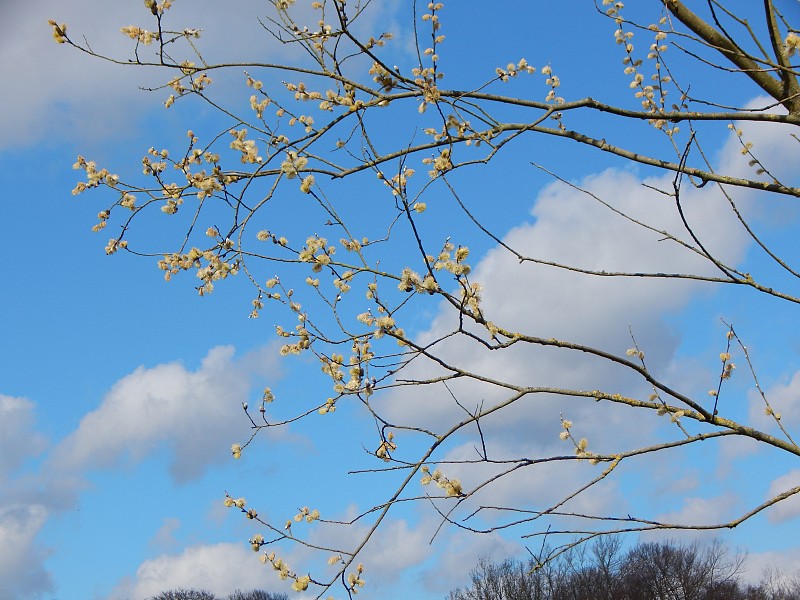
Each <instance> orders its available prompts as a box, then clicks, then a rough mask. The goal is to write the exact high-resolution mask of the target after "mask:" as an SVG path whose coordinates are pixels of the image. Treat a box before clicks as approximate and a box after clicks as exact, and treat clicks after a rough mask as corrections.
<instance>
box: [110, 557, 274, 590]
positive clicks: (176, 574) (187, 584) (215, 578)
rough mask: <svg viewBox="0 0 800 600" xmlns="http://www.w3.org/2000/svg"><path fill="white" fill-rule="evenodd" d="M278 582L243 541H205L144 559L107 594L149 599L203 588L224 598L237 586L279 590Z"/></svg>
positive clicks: (242, 588)
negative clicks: (132, 575)
mask: <svg viewBox="0 0 800 600" xmlns="http://www.w3.org/2000/svg"><path fill="white" fill-rule="evenodd" d="M280 583H281V582H279V580H278V578H277V576H276V575H275V574H274V573H273V571H272V568H271V567H265V566H264V565H262V564H261V563H260V561H259V557H258V554H256V553H254V552H253V551H252V550H250V548H249V547H247V546H245V545H244V544H228V543H220V544H207V545H196V546H190V547H188V548H186V549H184V550H183V551H182V552H181V553H179V554H163V555H161V556H158V557H156V558H152V559H149V560H146V561H144V562H143V563H142V564H141V565H140V566H139V568H138V569H137V570H136V575H135V576H134V577H132V578H130V579H128V580H126V581H123V582H121V583H120V584H119V585H118V586H117V587H116V588H115V589H114V591H113V592H112V593H111V594H110V597H111V598H149V597H151V596H154V595H156V594H158V593H159V592H163V591H165V590H170V589H175V588H189V589H203V590H207V591H209V592H211V593H213V594H216V595H220V596H223V597H225V596H227V595H228V594H230V593H231V592H233V591H235V590H237V589H240V590H249V589H263V590H267V591H269V590H274V591H280V589H281V586H280Z"/></svg>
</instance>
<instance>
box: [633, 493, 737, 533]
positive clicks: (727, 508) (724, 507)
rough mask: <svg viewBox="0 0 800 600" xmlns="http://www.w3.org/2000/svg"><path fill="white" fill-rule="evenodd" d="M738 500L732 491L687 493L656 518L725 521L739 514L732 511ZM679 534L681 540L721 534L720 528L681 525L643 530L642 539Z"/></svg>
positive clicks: (695, 522) (697, 522)
mask: <svg viewBox="0 0 800 600" xmlns="http://www.w3.org/2000/svg"><path fill="white" fill-rule="evenodd" d="M737 502H738V497H737V495H736V494H734V493H731V492H726V493H724V494H720V495H718V496H713V497H710V498H702V497H698V496H694V497H687V498H684V500H683V503H682V506H681V507H680V508H678V509H677V510H674V511H669V512H664V513H662V514H660V515H657V516H656V517H655V519H654V520H656V521H660V522H664V523H674V524H677V525H686V526H691V525H711V524H719V523H726V522H727V521H730V520H731V519H732V518H734V516H738V515H734V513H733V511H734V510H735V508H736V506H737ZM676 535H680V537H681V539H682V540H694V539H696V540H712V539H714V538H716V537H718V536H719V530H701V529H695V530H693V529H688V530H685V529H682V530H679V531H677V532H676V531H674V530H657V529H656V530H651V531H647V532H645V533H643V534H642V540H643V541H648V542H649V541H657V540H666V539H674V538H675V537H676Z"/></svg>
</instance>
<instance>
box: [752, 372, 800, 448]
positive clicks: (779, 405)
mask: <svg viewBox="0 0 800 600" xmlns="http://www.w3.org/2000/svg"><path fill="white" fill-rule="evenodd" d="M764 394H765V396H766V397H767V400H769V403H770V405H771V406H772V409H773V410H774V411H775V412H776V413H777V414H779V415H780V417H781V423H782V424H783V426H784V427H787V428H788V429H789V432H790V433H793V431H792V430H793V429H796V428H797V427H798V426H800V371H797V372H795V373H794V375H792V376H791V379H789V381H788V382H787V383H776V384H774V385H772V386H770V387H769V388H767V389H766V390H765V392H764ZM765 409H766V405H765V404H764V400H763V398H761V395H760V394H758V393H757V392H755V391H754V392H753V393H751V394H750V420H751V421H752V422H753V424H754V426H757V427H763V428H765V429H766V430H767V431H772V430H775V432H776V435H782V434H778V433H777V429H778V428H777V425H776V424H775V420H774V418H773V417H771V416H768V415H767V414H766V413H765Z"/></svg>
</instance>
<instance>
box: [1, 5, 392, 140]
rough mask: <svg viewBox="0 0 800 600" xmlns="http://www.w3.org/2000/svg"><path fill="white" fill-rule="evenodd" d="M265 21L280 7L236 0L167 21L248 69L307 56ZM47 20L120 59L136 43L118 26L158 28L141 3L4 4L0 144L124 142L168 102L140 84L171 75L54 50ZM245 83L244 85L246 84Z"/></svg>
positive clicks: (143, 51)
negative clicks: (7, 81) (260, 62)
mask: <svg viewBox="0 0 800 600" xmlns="http://www.w3.org/2000/svg"><path fill="white" fill-rule="evenodd" d="M382 4H383V3H382ZM394 10H395V6H394V5H392V6H388V7H384V6H381V9H380V10H377V9H374V7H373V10H371V11H367V12H368V14H367V15H365V16H366V17H367V18H368V19H367V24H374V22H375V21H378V20H381V18H389V19H390V20H391V14H393V12H394ZM293 13H295V14H297V15H298V19H299V22H301V23H303V22H309V23H311V24H313V23H316V20H317V19H318V16H316V15H315V13H316V11H311V9H310V7H309V5H308V4H307V3H298V5H297V7H295V9H294V10H293ZM381 15H383V17H382V16H381ZM267 16H270V17H272V16H274V9H273V10H272V11H271V10H270V7H269V6H268V5H267V4H266V3H258V2H256V3H253V2H243V1H235V2H229V3H227V4H225V5H224V6H222V5H220V4H219V3H218V2H213V1H212V0H192V2H176V3H175V4H174V6H173V7H172V9H170V10H169V11H168V12H167V14H166V16H165V18H164V26H165V28H167V29H175V30H183V29H184V28H196V29H201V30H202V35H201V38H200V39H199V40H197V42H198V43H199V47H200V49H201V52H202V53H203V56H204V58H205V59H206V60H207V61H208V62H235V61H239V62H248V63H249V62H252V60H253V57H258V56H261V57H264V61H265V62H276V63H277V62H281V61H285V60H286V58H287V56H288V55H293V59H292V60H294V61H297V60H298V59H299V60H302V59H303V54H302V53H301V52H299V49H298V48H297V47H296V46H295V45H293V44H282V43H281V42H280V41H278V40H277V39H275V38H274V37H273V36H272V35H271V34H270V33H268V32H267V31H266V30H265V29H264V28H263V27H262V25H261V23H259V19H260V20H261V21H262V22H264V23H266V17H267ZM49 19H54V20H57V21H58V22H59V23H66V24H67V25H68V29H67V33H68V34H69V35H70V37H71V38H72V39H74V40H75V41H76V42H77V43H83V42H84V40H83V38H84V36H85V37H86V39H87V40H88V43H89V45H90V46H91V47H92V49H93V50H94V51H96V52H98V53H100V54H104V55H108V56H112V57H114V58H117V59H120V60H121V61H122V62H123V63H125V62H126V61H127V60H128V59H129V58H131V57H132V56H133V49H134V46H135V43H134V41H133V40H131V39H129V38H128V37H126V36H125V35H123V34H122V33H121V32H120V28H121V27H123V26H128V25H137V26H140V27H143V28H146V29H151V30H152V29H154V28H155V21H154V19H153V18H152V16H151V15H150V14H149V13H148V11H147V9H146V8H145V7H144V5H143V4H142V3H141V2H105V3H100V4H98V3H97V2H92V1H91V0H73V1H72V2H61V1H57V0H45V1H42V2H35V3H28V4H13V3H12V4H7V5H5V6H4V7H3V20H4V25H5V27H4V30H3V36H2V38H0V71H2V72H3V73H4V75H5V77H6V78H9V77H10V78H11V85H8V86H7V89H6V91H7V93H6V95H5V97H4V110H3V111H2V112H0V130H2V131H3V133H4V135H3V139H2V141H1V142H0V147H14V146H33V145H35V144H37V143H39V142H40V141H41V139H42V138H44V137H46V138H48V139H52V138H53V137H61V136H63V137H65V138H68V137H73V138H80V139H83V140H87V139H95V140H98V139H102V140H107V139H109V138H116V139H120V140H122V139H124V138H126V137H127V136H128V135H129V134H130V133H131V132H132V131H133V128H134V127H135V126H136V124H137V118H138V117H139V116H140V115H144V114H145V111H147V110H148V109H153V108H155V107H157V106H159V105H161V104H162V103H163V102H164V100H165V99H166V97H167V95H168V94H167V93H166V92H165V91H163V90H161V91H159V92H155V93H147V92H144V91H141V90H140V89H139V87H140V86H141V87H156V86H159V85H162V84H164V83H165V82H166V81H167V80H168V79H169V77H167V75H166V74H165V73H161V74H160V75H159V74H157V73H156V72H155V71H154V70H153V69H141V68H136V67H132V66H126V65H125V64H120V65H116V64H111V63H108V62H105V61H103V60H101V59H97V58H92V57H90V56H87V55H86V54H84V53H83V52H79V51H77V50H75V49H73V48H69V47H67V46H66V45H64V44H56V43H55V42H54V41H53V39H52V37H51V32H52V28H51V27H50V26H48V24H47V22H48V20H49ZM312 26H313V25H312ZM153 47H154V46H150V47H146V48H145V47H141V48H140V49H139V52H140V56H141V57H142V59H143V60H144V59H149V58H150V57H151V56H152V53H151V50H152V48H153ZM186 48H187V51H183V50H176V48H175V46H174V45H173V46H172V47H171V48H170V52H171V53H172V55H173V58H175V59H176V60H178V61H180V60H184V59H194V60H195V61H197V59H196V57H193V56H192V55H190V54H189V51H188V47H186ZM298 53H299V58H298ZM240 75H241V70H238V72H237V76H240ZM212 77H215V78H217V77H219V75H216V76H213V75H212ZM242 77H243V76H242ZM239 81H240V82H241V83H242V85H243V80H242V79H240V80H239ZM217 83H220V81H218V82H217ZM211 93H212V94H213V93H214V92H213V85H212V90H211ZM243 93H244V92H243ZM244 97H245V98H246V97H247V96H244Z"/></svg>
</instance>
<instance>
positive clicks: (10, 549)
mask: <svg viewBox="0 0 800 600" xmlns="http://www.w3.org/2000/svg"><path fill="white" fill-rule="evenodd" d="M47 517H48V511H47V509H46V508H45V507H44V506H42V505H40V504H33V503H29V504H15V503H10V502H9V503H4V504H3V506H0V581H2V582H3V583H2V585H0V600H27V599H29V598H36V597H39V596H40V595H41V594H44V593H45V592H50V591H53V589H54V585H53V581H52V579H51V577H50V574H49V573H48V572H47V571H46V570H45V568H44V561H45V559H46V558H47V556H48V555H49V552H50V551H49V550H48V549H47V548H45V547H43V546H42V545H41V544H40V543H39V542H37V541H36V536H37V535H38V533H39V532H40V531H41V529H42V527H43V526H44V524H45V521H46V520H47Z"/></svg>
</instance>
